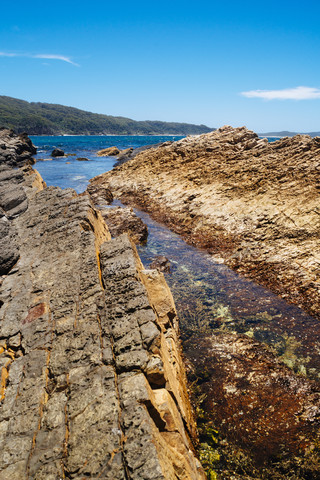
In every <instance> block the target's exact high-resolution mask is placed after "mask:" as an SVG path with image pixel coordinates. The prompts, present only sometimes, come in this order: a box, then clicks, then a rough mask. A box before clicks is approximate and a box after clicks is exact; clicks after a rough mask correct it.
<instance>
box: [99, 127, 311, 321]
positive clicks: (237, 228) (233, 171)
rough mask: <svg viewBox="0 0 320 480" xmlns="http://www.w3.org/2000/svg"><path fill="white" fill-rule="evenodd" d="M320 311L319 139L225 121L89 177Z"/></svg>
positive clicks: (243, 270)
mask: <svg viewBox="0 0 320 480" xmlns="http://www.w3.org/2000/svg"><path fill="white" fill-rule="evenodd" d="M92 185H95V186H96V187H99V186H102V187H108V188H110V189H111V190H112V192H113V194H114V195H115V196H116V197H117V198H121V200H122V201H123V202H124V203H128V204H130V205H135V206H138V207H140V208H142V209H144V210H146V211H148V212H151V213H152V215H153V216H154V217H155V218H156V219H159V220H161V221H163V222H165V223H166V224H167V225H169V226H170V227H171V228H172V229H174V230H175V231H176V232H178V233H182V234H183V235H184V236H185V238H187V239H188V240H189V241H190V242H191V243H192V244H194V245H197V246H201V247H205V248H207V249H208V250H209V251H210V252H212V253H213V254H215V255H219V257H222V258H223V259H224V261H225V263H226V264H227V265H229V266H231V267H233V268H234V269H237V270H238V271H239V272H241V273H244V274H246V275H248V276H250V277H252V278H255V279H256V280H258V281H259V282H260V283H262V284H264V285H267V286H268V287H270V288H271V289H273V291H275V292H276V293H279V294H281V295H282V296H283V297H286V298H288V299H289V300H290V301H292V302H294V303H296V304H298V305H300V306H303V307H304V308H306V309H307V310H308V311H309V312H310V313H311V314H313V315H318V316H320V293H319V292H320V283H319V274H320V268H319V266H320V244H319V231H320V216H319V206H318V203H319V202H318V199H319V188H320V138H318V137H316V138H311V137H309V136H307V135H297V136H295V137H293V138H283V139H281V140H279V141H277V142H273V143H268V141H267V139H259V137H258V136H257V135H256V134H255V133H254V132H252V131H250V130H247V129H246V128H245V127H242V128H235V129H234V128H232V127H228V126H226V127H222V128H220V129H218V130H217V131H215V132H212V133H208V134H205V135H200V136H194V137H187V138H185V139H182V140H180V141H178V142H174V143H172V144H170V145H163V146H160V147H158V148H156V149H151V150H146V151H145V152H142V153H140V154H139V155H137V156H136V157H135V158H134V159H132V160H129V161H128V162H127V163H125V164H123V165H121V166H119V167H117V168H116V169H114V170H113V171H111V172H108V173H106V174H103V175H100V176H98V177H96V178H95V179H93V180H92Z"/></svg>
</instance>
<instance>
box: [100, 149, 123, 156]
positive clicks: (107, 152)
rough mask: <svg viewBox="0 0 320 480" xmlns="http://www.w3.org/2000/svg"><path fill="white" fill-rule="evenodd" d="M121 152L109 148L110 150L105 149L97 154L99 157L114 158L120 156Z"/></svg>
mask: <svg viewBox="0 0 320 480" xmlns="http://www.w3.org/2000/svg"><path fill="white" fill-rule="evenodd" d="M119 153H120V150H119V149H118V148H117V147H109V148H104V149H103V150H99V152H97V155H98V157H114V156H116V155H119Z"/></svg>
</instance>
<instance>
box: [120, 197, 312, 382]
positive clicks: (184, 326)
mask: <svg viewBox="0 0 320 480" xmlns="http://www.w3.org/2000/svg"><path fill="white" fill-rule="evenodd" d="M116 203H117V204H119V203H120V202H116ZM135 212H136V213H137V215H138V216H139V217H140V218H141V219H142V220H143V221H144V222H145V223H146V224H147V225H148V229H149V236H148V242H147V244H146V245H144V246H139V247H138V251H139V254H140V257H141V259H142V262H143V264H144V265H145V267H148V265H149V264H150V263H151V262H152V260H153V259H154V257H155V256H157V255H164V256H166V257H167V258H168V259H169V261H170V264H171V271H170V273H165V277H166V280H167V282H168V284H169V286H170V288H171V291H172V293H173V296H174V299H175V302H176V307H177V310H178V314H179V318H180V325H181V333H182V337H184V336H188V334H190V333H191V331H194V330H195V331H197V332H199V331H203V332H207V333H209V332H213V331H215V332H217V331H222V332H223V331H224V332H226V331H231V332H236V333H241V334H245V335H247V336H249V337H251V338H254V339H256V340H258V341H261V342H263V343H265V344H267V345H269V346H270V347H271V348H272V350H273V352H274V353H275V354H276V355H277V356H278V357H280V359H281V360H282V361H283V362H284V363H285V364H286V365H287V366H289V367H290V368H292V369H293V370H294V371H295V372H297V373H300V374H302V375H307V376H309V377H311V378H314V379H319V378H320V356H319V351H320V322H319V320H317V319H315V318H313V317H311V316H310V315H308V314H307V313H305V312H304V311H303V310H301V309H300V308H298V307H296V306H294V305H290V304H288V303H287V302H286V301H285V300H283V299H281V298H280V297H278V296H277V295H275V294H273V293H272V292H271V291H270V290H268V289H266V288H264V287H261V286H259V285H257V284H256V283H254V282H252V281H250V280H249V279H247V278H244V277H240V276H239V275H237V273H235V272H233V271H232V270H230V269H229V268H228V267H226V266H225V265H223V264H219V263H216V262H215V261H214V260H213V258H212V257H211V255H209V254H208V253H206V252H204V251H201V250H198V249H196V248H195V247H192V246H190V245H188V244H187V243H186V242H185V241H184V240H183V239H182V238H181V237H179V235H177V234H175V233H173V232H171V231H170V230H169V229H168V228H166V227H165V226H163V225H161V224H159V223H158V222H156V221H155V220H153V219H152V218H151V217H150V216H149V215H148V214H146V213H144V212H142V211H139V210H137V209H135Z"/></svg>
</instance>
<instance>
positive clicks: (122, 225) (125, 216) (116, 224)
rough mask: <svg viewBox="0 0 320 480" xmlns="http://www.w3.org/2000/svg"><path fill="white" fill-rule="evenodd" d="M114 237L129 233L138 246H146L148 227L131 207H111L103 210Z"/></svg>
mask: <svg viewBox="0 0 320 480" xmlns="http://www.w3.org/2000/svg"><path fill="white" fill-rule="evenodd" d="M101 213H102V216H103V218H104V220H105V222H106V224H107V225H108V229H109V231H110V233H111V236H112V237H118V236H119V235H121V233H128V234H129V235H130V237H131V239H132V240H133V241H134V243H136V244H144V243H146V241H147V238H148V227H147V225H146V224H145V223H143V221H142V220H141V218H139V217H138V216H137V215H136V214H135V213H134V211H133V210H132V208H130V207H117V206H115V207H109V208H102V209H101Z"/></svg>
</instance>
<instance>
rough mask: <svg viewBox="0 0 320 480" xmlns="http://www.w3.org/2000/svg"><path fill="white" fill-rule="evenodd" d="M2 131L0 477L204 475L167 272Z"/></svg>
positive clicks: (138, 479) (111, 479)
mask: <svg viewBox="0 0 320 480" xmlns="http://www.w3.org/2000/svg"><path fill="white" fill-rule="evenodd" d="M2 140H3V145H4V146H5V148H4V147H1V148H2V150H3V151H4V152H5V155H3V156H1V157H0V160H1V164H0V165H1V171H0V175H1V176H0V188H1V189H2V190H1V192H2V194H1V202H2V203H1V215H2V217H1V222H2V223H1V224H0V238H1V239H3V238H7V240H6V242H7V244H9V240H8V239H10V249H11V250H10V249H9V251H7V252H5V253H4V254H3V253H1V255H3V256H4V259H2V265H4V267H2V268H3V269H2V271H1V275H2V277H0V278H1V285H0V369H1V386H0V401H1V403H0V478H1V480H9V479H10V480H24V479H25V480H27V479H30V480H31V479H33V480H57V479H60V478H61V479H62V478H68V479H77V480H80V479H83V478H92V479H98V478H99V479H105V480H107V479H108V480H118V479H119V480H120V479H121V480H122V479H123V480H130V479H132V480H144V479H145V480H160V479H161V480H165V479H168V480H177V479H181V480H182V479H183V480H189V479H190V480H191V479H192V480H196V479H204V478H205V475H204V473H203V470H202V468H201V466H200V464H199V462H198V460H197V459H196V457H195V456H194V453H193V448H192V441H191V439H192V438H193V437H194V433H195V427H194V422H193V417H192V412H191V407H190V404H189V401H188V395H187V389H186V381H185V372H184V367H183V364H182V360H181V355H180V346H179V339H178V325H177V317H176V313H175V308H174V304H173V300H172V296H171V294H170V291H169V289H168V287H167V285H166V283H165V280H164V277H163V276H162V274H160V273H159V272H157V271H153V270H149V271H146V270H144V268H143V266H142V264H141V262H140V259H139V257H138V255H137V252H136V250H135V247H134V245H133V244H132V242H131V241H130V239H129V238H128V237H127V236H126V235H122V236H121V237H118V238H116V239H113V240H110V234H109V231H108V229H107V226H106V224H105V222H104V221H103V219H102V216H101V214H100V212H98V211H97V210H95V208H94V207H93V205H92V203H91V201H90V198H89V196H88V195H80V196H79V195H77V194H76V193H75V192H74V191H73V190H72V189H66V190H61V189H59V188H54V187H49V188H44V187H45V186H44V184H43V182H42V181H41V178H40V176H39V175H38V174H37V173H36V172H35V171H33V170H32V169H31V167H29V166H28V165H27V163H28V162H29V160H30V154H31V153H32V150H31V149H30V148H29V150H28V149H27V144H26V143H25V142H24V141H23V140H21V139H20V140H19V138H17V137H14V136H13V134H11V133H10V132H9V133H8V132H7V133H4V132H2V133H1V141H2ZM2 150H0V152H1V153H0V155H2ZM17 166H19V167H21V168H20V169H15V168H14V167H17ZM8 192H9V193H8ZM4 193H5V195H4ZM3 199H4V200H3ZM11 240H12V241H11ZM3 243H5V242H3ZM1 252H3V250H2V249H1Z"/></svg>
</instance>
